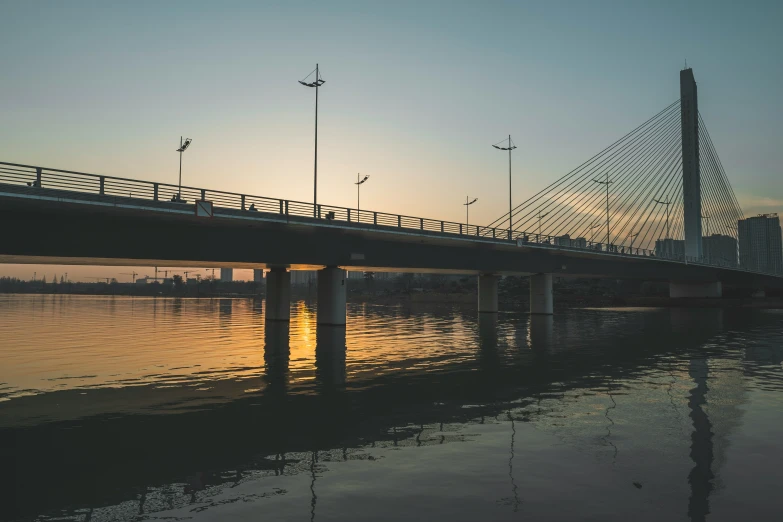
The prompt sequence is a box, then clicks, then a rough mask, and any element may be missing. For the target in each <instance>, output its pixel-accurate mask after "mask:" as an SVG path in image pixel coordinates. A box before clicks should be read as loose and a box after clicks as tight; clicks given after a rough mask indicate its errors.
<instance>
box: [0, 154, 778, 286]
mask: <svg viewBox="0 0 783 522" xmlns="http://www.w3.org/2000/svg"><path fill="white" fill-rule="evenodd" d="M0 184H10V185H22V186H27V187H30V188H31V190H35V189H37V188H44V189H54V190H59V191H68V192H78V193H87V194H96V195H100V196H104V197H113V198H116V200H117V201H119V200H125V198H128V199H141V200H148V201H155V202H163V203H165V202H169V203H171V204H174V205H178V206H179V205H189V206H192V205H194V204H195V201H197V200H209V201H212V203H213V204H214V206H215V207H216V208H218V209H220V208H223V209H231V210H239V211H246V212H253V211H256V212H260V213H266V214H277V215H284V216H296V217H300V218H313V219H317V220H329V221H335V222H339V223H345V224H353V223H356V224H360V225H372V226H375V227H384V228H397V229H403V230H408V231H426V232H431V233H439V234H446V235H450V236H463V237H465V236H472V237H476V238H477V239H481V240H482V241H492V242H498V243H504V244H509V243H512V244H513V243H516V244H517V245H520V246H522V245H529V246H537V247H554V248H558V249H566V250H580V251H584V250H589V251H594V252H601V253H604V254H608V255H619V256H633V257H653V258H657V259H662V260H667V261H676V262H683V263H692V264H698V265H704V266H713V267H721V268H731V269H735V270H742V271H745V272H754V273H763V274H771V275H780V274H779V273H771V272H764V271H760V270H749V269H747V268H743V267H738V266H737V264H736V263H733V264H732V263H730V262H727V261H726V260H716V259H705V258H701V259H696V258H690V257H686V256H684V255H679V254H669V253H665V252H664V253H660V252H659V253H656V252H655V251H652V250H647V249H643V248H638V247H637V248H634V247H633V246H632V245H631V246H625V245H607V244H605V243H598V242H592V241H585V240H584V239H572V238H567V237H563V236H549V235H544V234H537V233H529V232H522V231H517V230H514V231H513V233H512V235H511V236H512V237H511V239H509V233H508V229H504V228H493V227H482V226H480V225H468V224H465V223H455V222H450V221H442V220H436V219H430V218H422V217H413V216H405V215H402V214H388V213H385V212H377V211H372V210H358V209H355V208H348V207H338V206H333V205H322V204H319V205H313V204H312V203H305V202H301V201H292V200H287V199H278V198H267V197H263V196H252V195H249V194H240V193H234V192H225V191H220V190H207V189H201V188H196V187H188V186H183V187H181V188H180V187H178V186H177V185H172V184H169V183H156V182H151V181H142V180H137V179H129V178H119V177H114V176H102V175H99V174H88V173H84V172H74V171H69V170H60V169H48V168H44V167H36V166H32V165H20V164H15V163H4V162H0Z"/></svg>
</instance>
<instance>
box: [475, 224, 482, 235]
mask: <svg viewBox="0 0 783 522" xmlns="http://www.w3.org/2000/svg"><path fill="white" fill-rule="evenodd" d="M480 230H481V227H479V226H478V225H476V235H477V236H480V235H481V234H480V233H479V231H480Z"/></svg>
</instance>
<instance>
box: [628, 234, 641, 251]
mask: <svg viewBox="0 0 783 522" xmlns="http://www.w3.org/2000/svg"><path fill="white" fill-rule="evenodd" d="M638 235H639V232H637V233H636V234H630V235H629V236H628V238H627V239H630V240H631V247H630V248H631V253H632V254H633V242H634V240H636V236H638Z"/></svg>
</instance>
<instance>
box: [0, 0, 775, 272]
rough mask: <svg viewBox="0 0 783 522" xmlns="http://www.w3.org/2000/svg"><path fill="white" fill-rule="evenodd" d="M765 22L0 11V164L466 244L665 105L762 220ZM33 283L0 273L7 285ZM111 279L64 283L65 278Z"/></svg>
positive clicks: (675, 16)
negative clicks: (266, 201)
mask: <svg viewBox="0 0 783 522" xmlns="http://www.w3.org/2000/svg"><path fill="white" fill-rule="evenodd" d="M781 27H783V2H779V1H770V2H742V3H740V2H717V1H702V2H699V1H689V2H675V1H672V2H656V3H655V5H650V2H629V1H622V2H600V1H590V2H585V1H576V2H521V1H519V2H458V1H448V2H422V1H417V2H404V1H395V2H371V1H364V2H337V1H333V2H295V1H286V2H230V1H225V2H200V1H193V0H191V1H187V2H174V1H167V2H140V1H136V2H124V3H119V2H106V1H101V2H78V1H73V0H71V1H68V2H37V1H22V0H18V1H9V0H0V65H1V66H2V79H1V80H0V115H2V116H1V117H0V161H8V162H15V163H25V164H32V165H41V166H45V167H52V168H62V169H69V170H77V171H83V172H93V173H101V174H106V175H114V176H124V177H131V178H140V179H148V180H156V181H167V182H172V183H176V181H177V166H178V155H177V153H176V152H175V149H176V148H177V146H178V145H179V137H180V135H185V136H189V137H191V138H193V140H194V141H193V145H192V147H191V148H190V150H188V151H187V153H186V155H185V160H184V174H183V178H184V179H183V183H184V184H186V185H192V186H199V187H202V186H203V187H207V188H216V189H222V190H229V191H236V192H244V193H251V194H258V195H265V196H271V197H285V198H288V199H294V200H303V201H310V200H311V199H312V183H313V180H312V176H313V165H312V162H313V108H314V107H313V104H314V93H313V90H312V89H307V88H305V87H302V86H300V85H299V84H298V83H297V80H299V79H302V78H303V77H304V76H306V75H307V74H308V73H309V72H310V71H311V70H312V69H313V68H314V67H315V63H316V62H319V63H320V65H321V69H322V76H323V78H324V79H325V80H326V84H325V86H324V87H323V89H322V90H321V96H320V112H319V115H320V118H319V200H320V201H321V202H324V203H331V204H335V205H344V206H353V205H355V198H356V191H355V187H354V185H353V184H352V183H353V182H354V181H355V178H356V173H357V172H361V173H362V174H370V180H369V181H368V182H367V183H366V184H365V185H364V188H363V190H362V207H363V208H373V209H376V210H381V211H388V212H395V213H405V214H409V215H414V216H425V217H432V218H439V219H448V220H454V221H460V220H463V219H464V207H463V206H462V203H463V202H464V200H465V196H466V195H470V196H471V197H478V198H479V201H478V203H476V204H475V205H474V206H473V207H472V209H471V221H472V222H482V223H486V222H490V221H492V220H493V219H494V218H496V217H498V216H499V215H500V214H502V213H503V209H504V208H505V207H506V206H507V197H508V196H507V190H508V189H507V184H508V179H507V157H506V156H505V155H504V154H502V153H500V152H498V151H496V150H495V149H493V148H491V147H490V145H491V144H492V143H495V142H497V141H499V140H501V139H502V138H503V137H504V136H506V135H508V134H509V133H510V134H512V136H513V138H514V141H515V142H516V144H517V145H518V147H519V148H518V149H517V151H515V153H514V154H515V155H514V175H513V179H514V186H515V188H514V191H513V193H514V200H515V201H520V200H521V199H523V198H524V197H525V196H527V195H530V194H531V193H533V192H534V191H536V190H537V189H540V188H542V187H543V186H545V185H547V184H549V183H550V182H551V181H553V180H555V179H556V178H558V177H560V176H561V175H563V174H565V173H566V172H567V171H569V170H571V169H572V168H574V167H575V166H577V165H579V164H580V163H582V162H583V161H584V160H586V159H587V158H589V157H590V156H592V155H593V154H595V153H596V152H599V151H600V150H601V149H603V148H604V147H605V146H607V145H609V144H610V143H612V142H613V141H615V140H616V139H617V138H619V137H620V136H622V135H623V134H625V133H626V132H628V131H630V130H631V129H633V128H634V127H636V126H638V125H639V124H641V123H642V122H643V121H645V120H646V119H647V118H649V117H650V116H652V115H654V114H655V113H657V112H658V111H659V110H661V109H662V108H663V107H665V106H667V105H668V104H669V103H671V102H673V101H674V100H676V99H677V98H678V97H679V70H680V69H681V68H682V67H683V64H684V61H685V59H686V58H687V60H688V65H689V66H691V67H693V69H694V74H695V76H696V80H697V81H698V82H699V106H700V111H701V113H702V115H703V117H704V119H705V122H706V124H707V126H708V128H709V131H710V134H711V136H712V138H713V141H714V142H715V144H716V147H717V149H718V152H719V154H720V157H721V160H722V162H723V165H724V167H725V168H726V171H727V172H728V174H729V178H730V179H731V181H732V183H733V185H734V189H735V191H736V193H737V196H738V199H739V201H740V204H741V205H742V206H743V210H744V211H745V214H746V215H749V214H755V213H758V212H768V211H772V212H775V211H783V183H781V167H780V166H781V165H782V164H783V147H781V141H783V140H782V138H783V131H781V126H780V122H781V121H783V104H781V103H780V94H781V92H783V66H782V65H781V61H780V53H781V50H783V30H781ZM34 270H37V271H38V274H39V276H40V274H41V273H42V271H43V272H45V273H47V274H50V276H51V274H53V273H54V272H55V271H56V272H58V273H61V272H62V271H63V270H62V269H60V268H54V267H49V268H43V267H32V266H21V267H20V266H11V265H7V266H3V267H0V274H3V275H17V276H21V277H25V278H28V277H30V276H31V275H32V272H33V271H34ZM127 271H128V270H125V269H116V268H112V269H108V268H106V269H98V268H94V267H90V268H81V269H79V268H76V267H71V268H70V269H69V273H70V274H71V276H72V278H73V277H74V276H77V277H78V276H79V275H88V274H98V275H101V274H107V275H111V274H113V273H117V272H127Z"/></svg>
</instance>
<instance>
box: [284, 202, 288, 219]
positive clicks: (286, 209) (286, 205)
mask: <svg viewBox="0 0 783 522" xmlns="http://www.w3.org/2000/svg"><path fill="white" fill-rule="evenodd" d="M285 215H286V216H287V215H288V200H285Z"/></svg>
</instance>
